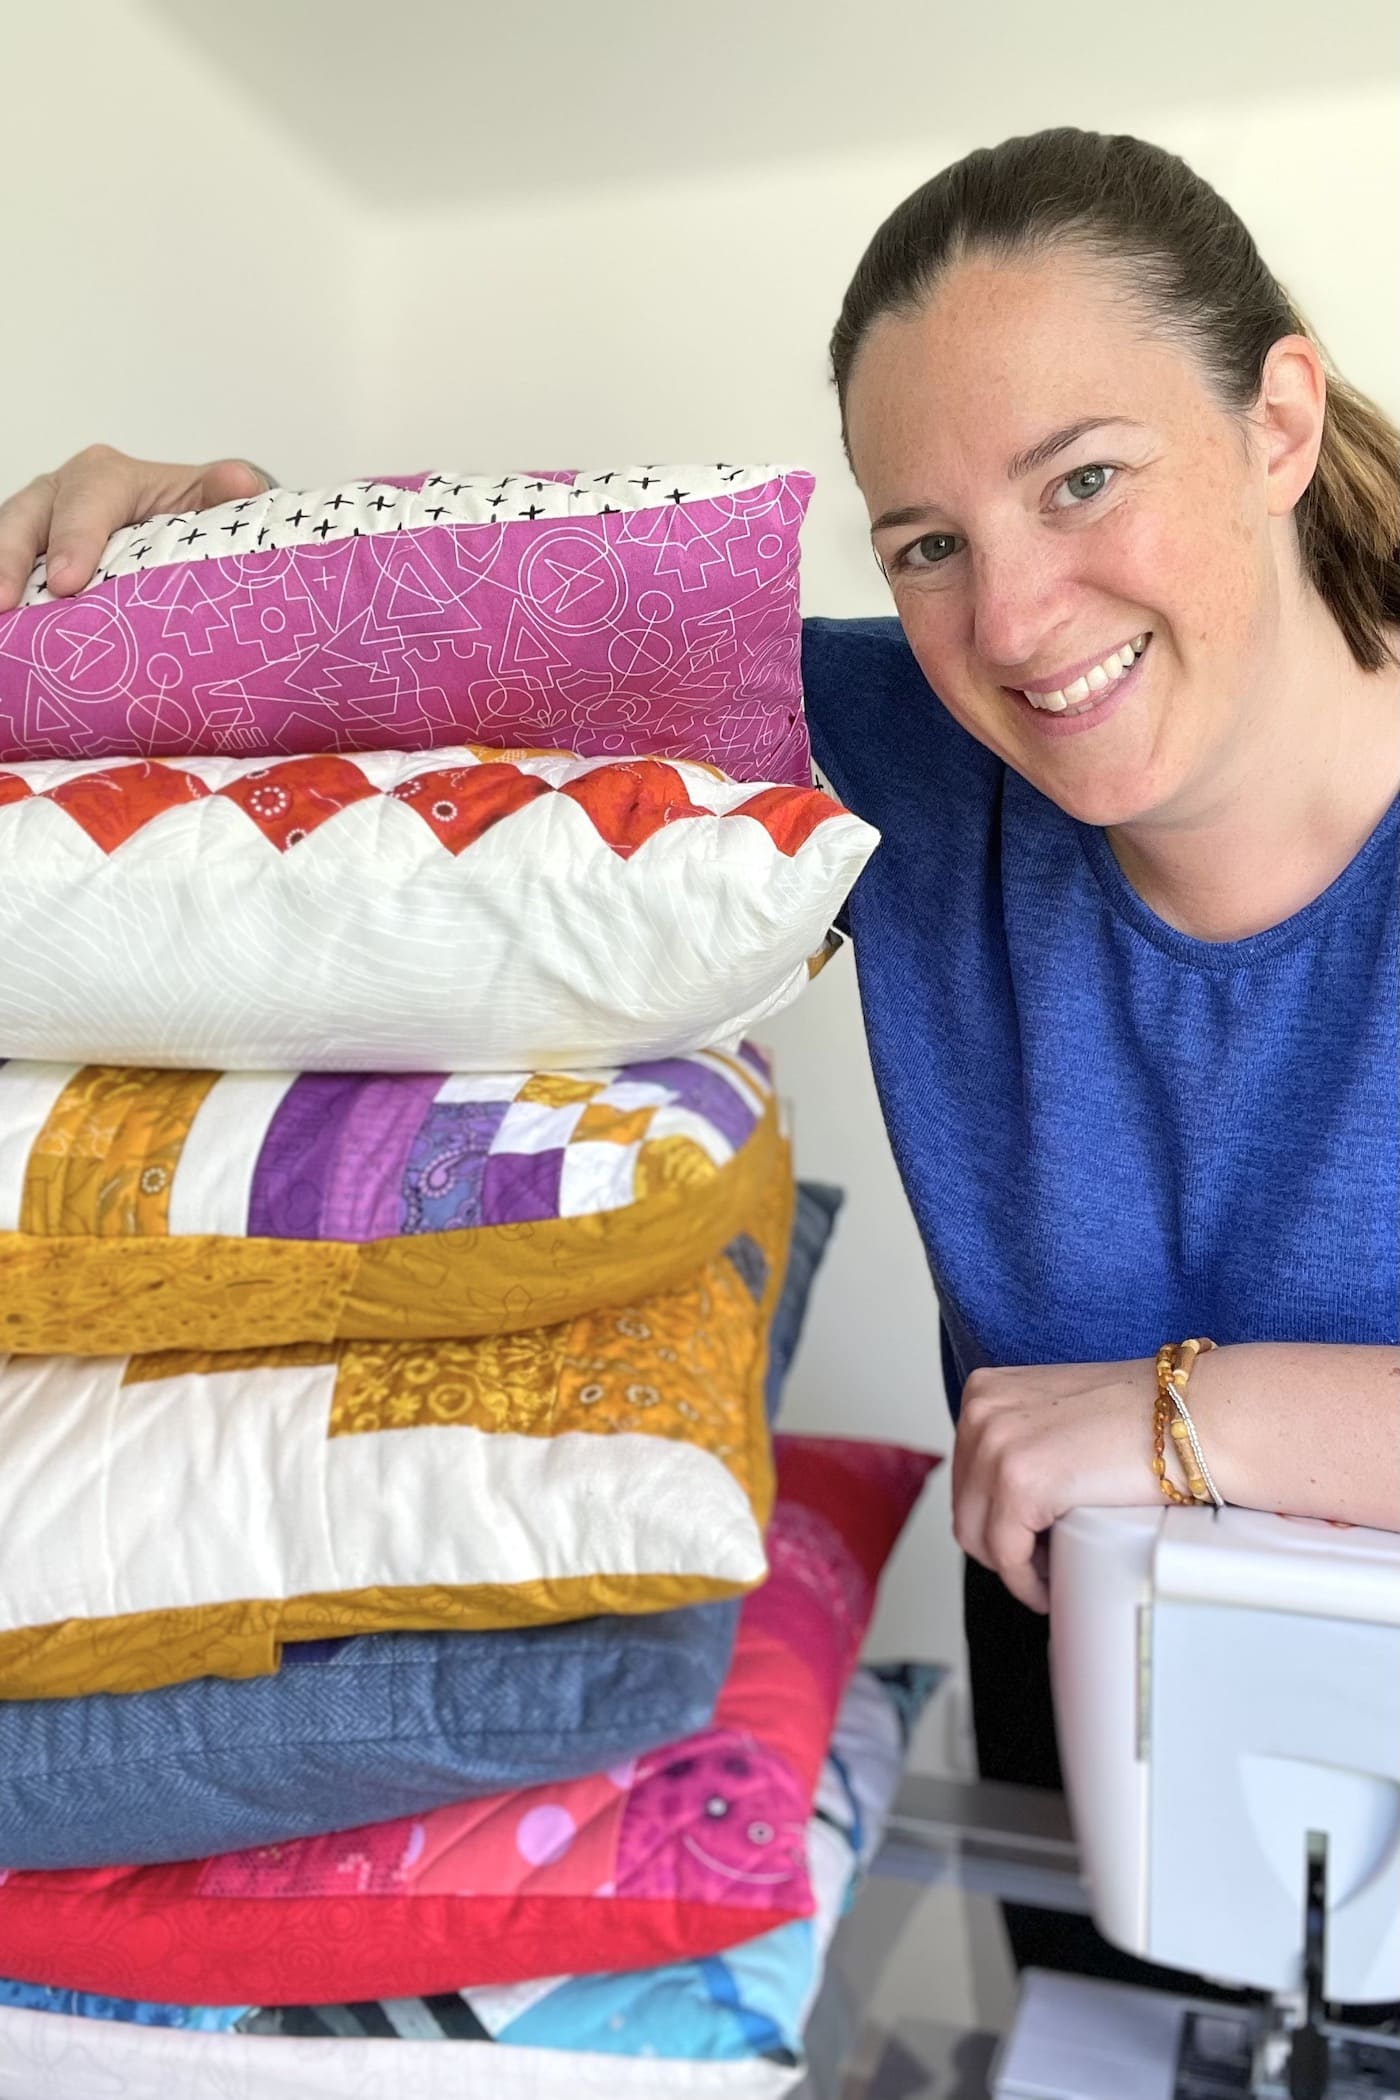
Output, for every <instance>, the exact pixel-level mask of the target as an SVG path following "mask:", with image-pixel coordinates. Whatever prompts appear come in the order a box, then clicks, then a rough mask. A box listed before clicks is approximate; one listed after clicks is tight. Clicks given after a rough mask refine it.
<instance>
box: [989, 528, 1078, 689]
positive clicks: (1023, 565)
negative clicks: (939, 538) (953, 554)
mask: <svg viewBox="0 0 1400 2100" xmlns="http://www.w3.org/2000/svg"><path fill="white" fill-rule="evenodd" d="M972 569H973V590H974V599H973V608H972V625H973V640H974V643H975V645H976V649H977V653H978V655H979V656H980V657H981V658H982V660H983V662H984V663H985V664H986V665H987V667H988V668H989V669H990V670H994V671H1006V672H1009V671H1027V670H1028V669H1029V670H1030V671H1031V675H1035V673H1036V672H1039V671H1044V670H1053V668H1054V665H1053V664H1052V663H1050V662H1049V658H1050V657H1052V656H1053V655H1054V654H1055V636H1056V635H1057V633H1059V632H1060V631H1061V629H1063V628H1065V626H1066V623H1067V612H1068V608H1067V602H1066V601H1067V592H1066V588H1065V580H1064V578H1063V576H1062V575H1061V574H1060V572H1059V569H1058V567H1057V565H1056V564H1055V563H1054V562H1053V561H1052V560H1049V559H1047V555H1046V552H1045V550H1043V549H1040V548H1035V549H1031V548H1026V547H1023V548H1007V549H1006V550H1005V551H997V552H995V553H992V552H987V551H981V552H979V553H978V554H976V555H975V556H974V558H973V564H972Z"/></svg>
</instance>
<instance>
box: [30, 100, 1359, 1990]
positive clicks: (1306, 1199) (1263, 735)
mask: <svg viewBox="0 0 1400 2100" xmlns="http://www.w3.org/2000/svg"><path fill="white" fill-rule="evenodd" d="M832 355H833V369H834V376H835V380H836V386H837V391H838V396H839V399H840V404H841V412H842V418H843V429H844V433H845V438H846V444H847V450H848V454H849V457H850V461H851V465H852V468H853V470H854V472H855V475H856V478H857V480H858V482H859V484H860V486H861V489H862V491H863V493H864V495H865V498H866V501H867V503H868V506H869V510H870V515H871V520H872V537H873V543H874V547H875V552H876V554H877V556H878V558H879V560H880V563H881V565H882V567H883V569H884V571H885V574H886V575H887V577H888V579H889V582H890V586H891V590H892V593H893V597H894V603H895V608H896V611H897V613H898V615H899V620H898V623H895V622H893V621H857V622H831V621H813V622H810V623H809V625H808V631H807V635H806V640H805V646H804V673H805V677H806V683H807V693H808V707H809V712H810V715H811V721H812V731H813V740H814V745H815V748H816V752H817V757H818V760H819V763H820V765H821V767H822V770H823V772H824V773H825V774H826V775H827V777H828V779H829V780H830V781H831V783H832V785H833V787H834V789H835V791H836V792H837V794H838V795H840V796H841V797H842V799H843V800H845V801H846V802H848V803H849V804H850V805H851V806H852V807H853V808H854V809H856V810H857V811H858V812H859V813H860V814H861V815H863V816H865V817H868V818H869V819H870V820H871V821H872V822H873V823H875V824H877V825H878V826H879V827H880V829H881V831H882V833H883V835H884V844H883V846H882V848H881V851H880V852H879V853H878V854H877V855H876V857H875V860H874V862H873V863H872V865H871V868H870V870H869V871H868V873H867V874H866V876H865V877H864V878H863V880H862V881H861V883H860V884H859V886H858V888H857V890H856V892H855V894H854V896H853V898H852V900H851V904H850V924H851V930H852V932H853V935H854V938H855V946H856V954H857V962H858V968H859V972H860V981H861V991H862V997H863V1001H864V1006H865V1012H866V1019H867V1028H868V1032H869V1036H870V1045H871V1054H872V1058H873V1062H874V1066H875V1073H876V1078H877V1082H878V1085H879V1090H880V1096H881V1102H882V1105H883V1109H884V1113H885V1117H886V1121H887V1124H888V1127H889V1131H890V1136H891V1140H892V1142H893V1146H894V1150H895V1154H896V1158H897V1160H898V1163H899V1167H900V1171H901V1174H902V1176H903V1179H904V1185H905V1188H906V1190H907V1192H908V1195H909V1198H910V1201H911V1203H912V1205H913V1208H914V1212H915V1215H916V1217H917V1220H918V1223H919V1226H920V1230H921V1232H922V1235H923V1239H924V1243H925V1246H926V1249H927V1251H928V1256H929V1261H930V1265H931V1268H932V1271H933V1276H934V1279H935V1283H936V1285H937V1288H938V1293H939V1298H940V1303H941V1308H942V1313H943V1321H944V1327H943V1337H944V1358H945V1372H946V1379H947V1385H948V1391H949V1393H950V1396H951V1397H952V1399H953V1403H954V1406H955V1409H956V1408H957V1407H958V1404H959V1400H960V1401H961V1413H960V1421H959V1430H958V1438H957V1448H956V1459H955V1469H954V1512H955V1526H956V1531H957V1536H958V1539H959V1541H960V1542H961V1544H962V1545H963V1547H964V1548H965V1549H966V1552H967V1554H968V1555H969V1584H968V1630H969V1640H970V1644H971V1651H972V1656H973V1675H974V1705H975V1716H976V1724H977V1733H978V1740H979V1751H980V1755H981V1760H982V1765H983V1770H984V1771H985V1772H986V1773H987V1774H988V1775H989V1776H993V1777H1002V1778H1009V1779H1018V1780H1022V1781H1027V1782H1032V1783H1042V1784H1047V1783H1054V1780H1055V1777H1056V1771H1055V1753H1054V1739H1053V1726H1052V1722H1051V1718H1050V1709H1049V1702H1048V1694H1047V1690H1046V1679H1045V1661H1044V1638H1043V1622H1042V1621H1040V1620H1038V1619H1037V1618H1036V1617H1035V1616H1034V1614H1036V1613H1039V1612H1043V1610H1044V1607H1045V1603H1046V1585H1045V1574H1044V1569H1043V1566H1042V1563H1041V1558H1040V1549H1039V1544H1038V1542H1039V1540H1040V1539H1041V1537H1042V1535H1043V1534H1044V1532H1045V1531H1046V1529H1047V1528H1048V1527H1049V1525H1050V1524H1051V1523H1052V1522H1053V1521H1054V1519H1055V1518H1056V1517H1057V1516H1058V1515H1059V1514H1061V1512H1063V1511H1064V1510H1066V1509H1069V1508H1071V1507H1073V1506H1075V1505H1076V1504H1094V1503H1099V1504H1103V1503H1144V1502H1145V1503H1152V1502H1155V1501H1157V1500H1158V1499H1159V1497H1160V1494H1161V1492H1162V1488H1161V1484H1160V1480H1159V1476H1158V1474H1157V1473H1155V1472H1154V1470H1153V1465H1152V1456H1153V1438H1152V1416H1153V1403H1154V1399H1155V1397H1156V1395H1157V1392H1158V1377H1157V1370H1156V1365H1155V1361H1154V1360H1155V1358H1156V1354H1157V1351H1158V1349H1159V1347H1160V1346H1161V1345H1162V1344H1164V1343H1170V1344H1172V1345H1176V1344H1178V1343H1180V1342H1181V1341H1183V1340H1184V1339H1186V1338H1187V1337H1199V1336H1203V1335H1204V1336H1209V1337H1211V1338H1213V1340H1214V1341H1215V1342H1216V1343H1217V1344H1219V1345H1220V1346H1218V1347H1217V1348H1215V1349H1214V1350H1213V1351H1211V1352H1209V1353H1205V1354H1202V1355H1201V1356H1200V1357H1199V1359H1198V1360H1197V1361H1196V1363H1195V1366H1194V1369H1193V1370H1192V1372H1191V1375H1190V1382H1189V1411H1190V1414H1191V1416H1192V1417H1193V1420H1194V1425H1195V1428H1196V1431H1197V1432H1198V1437H1199V1445H1200V1450H1201V1452H1202V1454H1203V1455H1204V1459H1205V1461H1206V1466H1207V1469H1208V1471H1209V1474H1210V1476H1211V1478H1212V1480H1213V1482H1214V1485H1215V1487H1216V1488H1217V1489H1218V1491H1219V1493H1220V1495H1221V1496H1222V1497H1223V1498H1224V1499H1225V1500H1226V1501H1230V1502H1240V1503H1247V1504H1251V1505H1253V1506H1256V1507H1260V1508H1265V1509H1275V1508H1277V1509H1287V1510H1290V1511H1294V1512H1297V1513H1300V1514H1304V1515H1316V1516H1327V1517H1333V1518H1345V1519H1350V1520H1351V1521H1353V1522H1357V1523H1363V1524H1373V1525H1384V1526H1391V1527H1397V1528H1400V1352H1397V1350H1396V1348H1395V1346H1394V1344H1395V1342H1396V1339H1397V1331H1396V1330H1397V1300H1398V1299H1400V1277H1398V1276H1397V1247H1398V1246H1400V1216H1398V1215H1397V1187H1400V1132H1398V1131H1397V1108H1396V1072H1397V1041H1396V1014H1397V979H1396V968H1397V913H1396V869H1397V820H1398V817H1400V811H1398V810H1397V803H1396V794H1397V789H1400V705H1398V704H1397V703H1398V702H1400V669H1398V668H1397V647H1396V644H1397V634H1396V623H1397V621H1400V567H1398V566H1397V553H1396V548H1397V541H1400V465H1397V438H1396V433H1395V431H1394V429H1393V428H1392V427H1391V426H1390V425H1389V424H1388V423H1387V422H1386V420H1385V419H1384V417H1382V415H1381V414H1380V412H1379V411H1378V410H1377V409H1375V408H1374V407H1373V406H1372V405H1371V404H1369V403H1368V402H1366V401H1365V400H1363V399H1362V398H1361V397H1360V396H1359V395H1357V394H1356V393H1354V392H1353V391H1352V390H1350V389H1348V388H1347V387H1346V386H1345V385H1343V384H1342V383H1341V382H1340V381H1339V380H1338V379H1336V377H1335V376H1331V377H1330V378H1329V376H1328V375H1327V374H1326V372H1325V369H1324V362H1323V359H1322V356H1321V354H1320V352H1319V350H1318V348H1317V346H1316V345H1315V343H1314V342H1313V340H1312V339H1311V337H1310V336H1309V334H1308V333H1307V330H1306V328H1305V327H1304V324H1303V323H1302V321H1301V320H1300V318H1299V316H1298V315H1297V313H1296V312H1295V311H1294V309H1293V308H1292V307H1291V305H1290V304H1289V302H1288V300H1287V298H1286V296H1285V294H1284V293H1283V292H1282V291H1281V289H1280V288H1279V286H1278V284H1277V283H1276V282H1275V280H1274V279H1273V277H1272V276H1271V275H1270V273H1269V272H1268V270H1267V269H1266V268H1265V267H1264V265H1263V263H1262V262H1261V261H1260V259H1259V257H1258V254H1257V252H1256V251H1255V249H1254V246H1253V243H1252V242H1251V240H1250V238H1249V235H1248V234H1247V232H1246V231H1245V229H1244V228H1243V226H1242V225H1241V224H1240V222H1239V221H1238V219H1237V218H1236V217H1235V215H1234V214H1233V213H1232V212H1231V211H1230V210H1229V208H1228V207H1227V206H1226V205H1225V204H1224V203H1223V202H1222V201H1221V199H1220V198H1219V197H1217V196H1216V195H1215V193H1214V192H1213V191H1212V190H1211V189H1210V188H1209V187H1208V186H1207V185H1206V184H1205V183H1203V182H1202V181H1200V180H1199V179H1198V178H1197V177H1196V176H1194V175H1193V174H1192V173H1191V171H1190V170H1189V169H1187V168H1186V167H1185V166H1184V165H1183V164H1182V163H1181V162H1180V161H1178V160H1176V159H1174V158H1173V157H1172V156H1170V155H1168V154H1166V153H1165V152H1163V151H1161V150H1160V149H1158V148H1155V147H1152V146H1149V145H1146V144H1143V143H1142V142H1140V141H1138V140H1135V139H1131V138H1103V137H1099V136H1096V135H1093V134H1086V133H1082V132H1076V131H1054V132H1047V133H1042V134H1040V135H1038V136H1036V137H1034V138H1029V139H1021V140H1011V141H1009V142H1007V143H1006V144H1004V145H1002V146H999V147H997V148H996V149H994V150H991V151H984V152H979V153H975V154H973V155H971V156H970V157H969V158H968V159H967V160H964V161H962V162H960V163H959V164H958V165H957V166H955V167H953V168H949V169H947V170H945V171H944V172H943V173H942V174H940V175H938V176H937V177H936V178H935V179H934V180H933V181H932V182H930V183H928V184H927V185H926V186H925V187H924V188H923V189H921V190H920V191H918V192H917V193H916V194H915V195H914V196H912V197H911V198H909V199H908V200H907V202H906V203H905V204H903V205H902V206H901V207H900V208H899V210H898V211H896V212H895V213H894V214H893V216H892V217H891V218H890V219H889V220H888V221H887V222H886V224H885V225H884V226H883V227H882V228H881V229H880V231H879V232H878V233H877V234H876V236H875V238H874V240H873V241H872V243H871V245H870V248H869V250H868V251H867V253H866V255H865V257H864V259H863V261H862V262H861V265H860V268H859V269H858V271H857V272H856V276H855V278H854V280H853V282H852V284H851V287H850V290H849V291H848V293H847V296H846V300H845V304H844V306H843V309H842V313H841V316H840V319H839V321H838V323H837V327H836V331H835V335H834V337H833V343H832ZM257 486H258V477H257V476H256V473H255V470H253V469H251V468H249V467H247V466H245V465H242V464H240V463H238V462H229V461H225V462H222V463H220V464H219V465H218V466H216V467H213V468H209V469H189V468H167V467H158V466H150V465H146V464H144V463H141V462H135V461H131V460H127V459H124V458H122V457H121V456H120V455H118V454H114V453H111V452H108V451H105V450H102V449H97V450H94V451H92V452H88V453H85V454H80V455H79V457H78V458H77V459H76V460H75V461H72V462H70V463H69V464H68V466H67V467H65V468H62V469H60V470H59V472H58V473H57V474H56V475H49V476H42V477H40V479H39V481H37V482H36V483H34V484H32V485H31V487H30V488H29V489H28V490H26V491H24V492H22V494H21V495H19V496H18V497H15V498H13V499H12V500H11V502H10V503H9V504H8V505H6V506H5V508H4V510H3V512H0V563H3V564H6V565H7V568H8V577H7V578H6V577H5V576H3V575H0V605H4V604H8V603H13V602H14V601H15V599H16V598H17V596H18V589H19V586H20V583H21V581H22V578H23V576H24V575H25V574H27V572H28V569H29V566H30V564H31V563H32V561H33V559H34V558H35V556H36V555H37V554H38V553H39V551H40V550H41V548H43V546H44V545H45V543H46V542H47V543H48V547H49V561H48V580H49V585H50V588H51V589H53V590H58V591H62V590H65V589H66V590H72V589H77V588H79V587H81V585H82V584H83V583H84V582H85V581H86V580H87V578H88V577H89V576H90V574H91V572H92V569H93V566H94V563H95V558H96V555H97V553H98V551H99V550H100V547H101V545H102V543H103V541H104V540H105V538H106V536H107V535H108V533H110V532H111V531H112V530H114V529H115V528H116V527H118V526H119V525H122V524H124V523H127V522H130V521H133V520H135V519H137V518H140V517H144V516H147V515H150V514H151V513H152V512H154V511H157V510H174V509H184V508H188V507H190V506H191V505H194V504H199V503H211V502H218V501H225V500H228V499H230V498H232V497H234V496H241V495H245V494H249V493H252V492H253V491H254V490H255V489H256V487H257ZM931 689H932V690H931ZM935 695H936V696H937V697H936V698H935ZM1164 1448H1165V1450H1166V1451H1167V1452H1168V1453H1169V1454H1170V1453H1172V1451H1173V1446H1172V1445H1170V1444H1167V1445H1165V1447H1164ZM1173 1467H1174V1459H1173V1460H1172V1461H1171V1463H1170V1464H1169V1467H1168V1471H1167V1475H1166V1477H1167V1479H1168V1480H1169V1481H1174V1484H1175V1488H1176V1492H1177V1493H1178V1494H1184V1493H1187V1492H1189V1490H1188V1488H1187V1487H1186V1485H1185V1476H1183V1475H1181V1474H1179V1473H1175V1472H1174V1470H1173ZM984 1571H986V1572H984ZM996 1577H999V1578H1000V1581H997V1580H996V1579H995V1578H996ZM1003 1584H1004V1585H1005V1588H1003V1587H1002V1585H1003ZM1014 1600H1019V1601H1014ZM1026 1607H1030V1609H1029V1610H1027V1609H1026ZM1016 1938H1017V1943H1018V1944H1017V1951H1018V1954H1019V1955H1020V1956H1021V1957H1022V1958H1023V1959H1025V1958H1032V1959H1036V1960H1040V1961H1048V1962H1053V1963H1060V1964H1062V1963H1063V1962H1064V1961H1065V1960H1066V1959H1068V1960H1070V1961H1071V1962H1076V1963H1079V1964H1083V1965H1098V1966H1102V1967H1111V1968H1112V1969H1113V1970H1114V1971H1115V1972H1117V1973H1125V1974H1126V1973H1141V1971H1140V1970H1137V1969H1135V1966H1134V1965H1130V1964H1126V1963H1124V1962H1122V1961H1121V1960H1116V1959H1115V1960H1114V1961H1112V1962H1111V1963H1110V1962H1109V1961H1108V1959H1107V1958H1106V1957H1104V1958H1103V1959H1102V1960H1099V1959H1098V1958H1097V1957H1096V1955H1095V1954H1094V1953H1093V1952H1092V1951H1090V1950H1088V1947H1087V1942H1083V1943H1081V1944H1080V1945H1079V1946H1078V1947H1075V1946H1074V1945H1073V1943H1072V1939H1073V1936H1072V1935H1071V1934H1068V1933H1067V1930H1066V1927H1065V1925H1064V1923H1063V1921H1056V1923H1055V1925H1054V1928H1053V1932H1052V1933H1051V1934H1050V1936H1049V1937H1048V1938H1042V1937H1041V1936H1040V1935H1039V1934H1038V1933H1037V1931H1036V1929H1035V1919H1034V1915H1033V1914H1028V1916H1027V1917H1025V1918H1022V1919H1021V1920H1019V1921H1018V1925H1017V1929H1016Z"/></svg>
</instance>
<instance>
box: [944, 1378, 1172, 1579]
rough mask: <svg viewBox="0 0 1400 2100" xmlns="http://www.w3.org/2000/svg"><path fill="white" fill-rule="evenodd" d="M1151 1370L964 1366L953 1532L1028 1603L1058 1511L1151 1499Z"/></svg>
mask: <svg viewBox="0 0 1400 2100" xmlns="http://www.w3.org/2000/svg"><path fill="white" fill-rule="evenodd" d="M1156 1391H1157V1375H1156V1367H1155V1364H1154V1362H1153V1360H1152V1359H1151V1358H1150V1357H1144V1358H1143V1359H1141V1360H1140V1361H1138V1362H1135V1363H1117V1364H1043V1365H1042V1364H1036V1365H1032V1366H1031V1367H1029V1368H1028V1369H1015V1370H1006V1371H998V1370H986V1371H974V1372H973V1373H972V1376H971V1377H970V1378H969V1379H968V1381H967V1384H966V1385H965V1386H964V1387H963V1398H962V1412H961V1414H960V1415H959V1418H958V1434H957V1442H956V1444H955V1445H954V1447H953V1530H954V1533H955V1534H956V1537H957V1541H958V1544H959V1545H960V1546H961V1547H962V1549H963V1551H964V1552H965V1553H969V1554H971V1556H972V1558H973V1559H974V1560H980V1561H981V1563H982V1565H983V1566H984V1567H987V1568H991V1569H993V1570H994V1571H995V1572H996V1573H997V1574H998V1575H1000V1577H1001V1579H1002V1581H1003V1582H1004V1583H1005V1584H1006V1586H1007V1588H1008V1589H1009V1590H1010V1591H1011V1592H1012V1594H1013V1595H1014V1596H1017V1597H1019V1598H1020V1600H1021V1602H1022V1603H1023V1604H1029V1605H1030V1606H1031V1607H1032V1609H1033V1610H1035V1611H1047V1610H1048V1609H1049V1604H1050V1591H1049V1585H1048V1583H1047V1580H1046V1572H1045V1556H1044V1550H1043V1548H1042V1546H1041V1538H1042V1535H1043V1534H1044V1533H1045V1532H1047V1531H1048V1530H1049V1528H1050V1526H1051V1525H1052V1524H1053V1523H1054V1521H1055V1519H1056V1518H1057V1517H1062V1516H1063V1515H1064V1513H1065V1511H1066V1510H1069V1509H1076V1508H1079V1507H1082V1506H1086V1505H1087V1506H1093V1505H1095V1504H1097V1505H1100V1506H1104V1505H1112V1504H1132V1503H1141V1502H1155V1501H1157V1499H1158V1494H1159V1490H1158V1488H1157V1483H1156V1480H1155V1478H1154V1476H1153V1472H1152V1403H1153V1398H1154V1396H1155V1394H1156Z"/></svg>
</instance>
